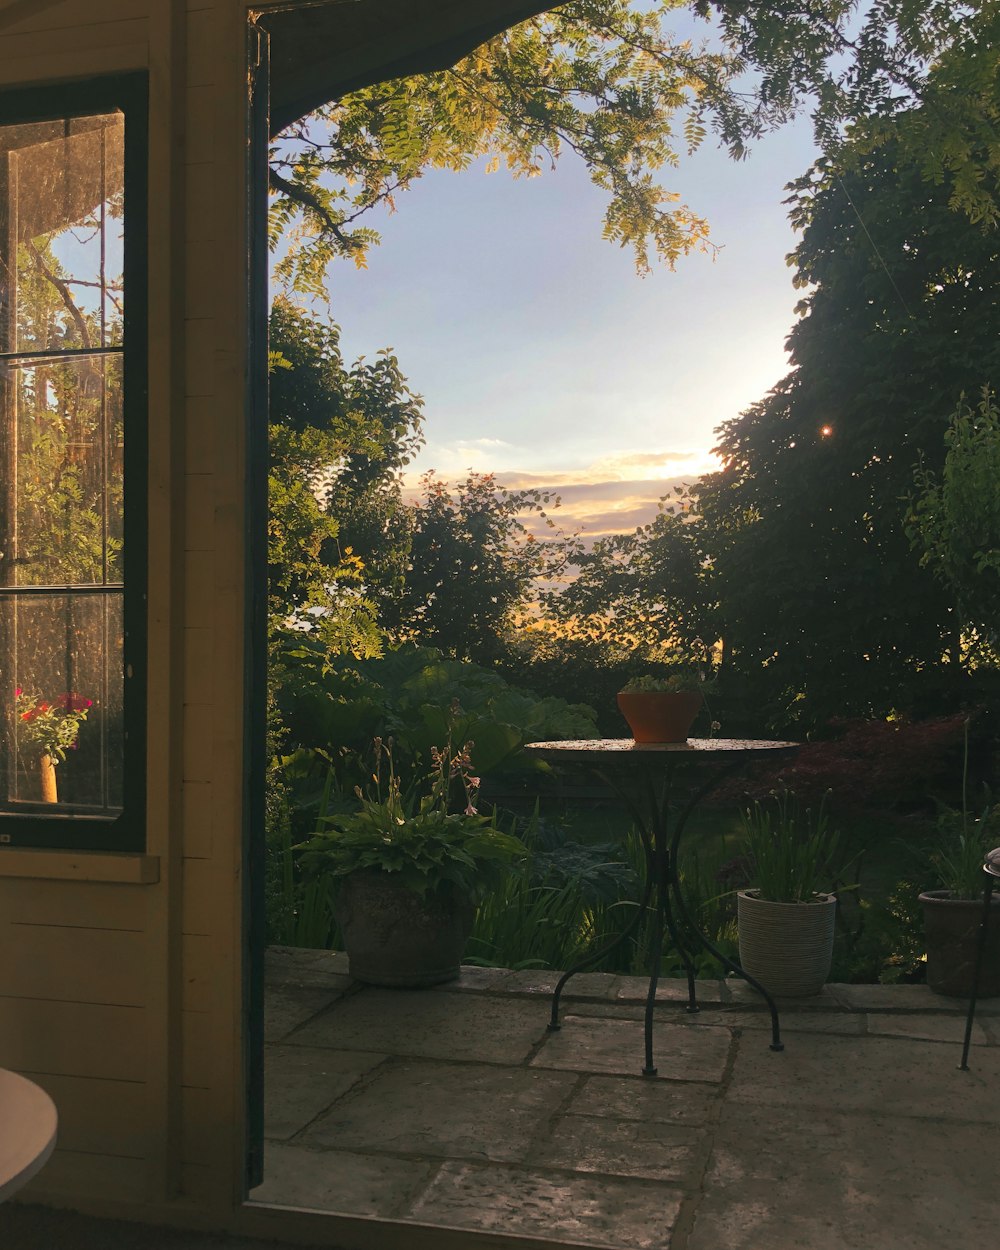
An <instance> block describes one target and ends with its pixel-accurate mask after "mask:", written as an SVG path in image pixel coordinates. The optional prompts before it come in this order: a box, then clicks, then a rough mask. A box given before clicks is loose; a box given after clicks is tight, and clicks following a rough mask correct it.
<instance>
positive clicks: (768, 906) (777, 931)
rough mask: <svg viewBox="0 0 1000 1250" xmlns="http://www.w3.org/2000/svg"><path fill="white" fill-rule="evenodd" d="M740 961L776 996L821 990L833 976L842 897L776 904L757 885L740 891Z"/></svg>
mask: <svg viewBox="0 0 1000 1250" xmlns="http://www.w3.org/2000/svg"><path fill="white" fill-rule="evenodd" d="M736 902H737V916H738V918H739V930H740V965H741V966H742V968H743V971H744V972H748V973H749V974H750V976H752V977H753V978H754V979H755V980H757V981H759V982H760V983H761V985H763V987H764V989H766V990H767V992H768V993H769V994H773V995H774V996H775V997H776V998H805V997H807V996H808V995H810V994H818V993H819V992H820V990H821V989H822V988H823V985H824V984H825V982H826V979H827V977H828V976H829V975H830V965H831V963H832V962H833V931H834V922H835V920H836V917H837V898H836V895H833V894H817V896H816V901H815V902H813V903H771V902H768V901H767V900H766V899H762V898H757V897H756V891H755V890H740V891H739V893H738V895H737V900H736Z"/></svg>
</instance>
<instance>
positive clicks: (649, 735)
mask: <svg viewBox="0 0 1000 1250" xmlns="http://www.w3.org/2000/svg"><path fill="white" fill-rule="evenodd" d="M701 705H702V696H701V694H699V692H698V691H696V690H678V691H668V690H621V691H619V692H618V709H619V711H620V712H621V714H622V716H624V717H625V719H626V720H627V721H628V727H629V729H631V730H632V737H633V739H634V740H635V741H636V742H647V743H649V742H684V741H685V740H686V739H687V736H688V734H689V733H690V732H691V726H692V725H693V724H694V718H695V717H696V716H697V715H698V712H699V710H700V708H701Z"/></svg>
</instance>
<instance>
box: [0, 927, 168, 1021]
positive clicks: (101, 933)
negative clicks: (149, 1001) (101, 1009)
mask: <svg viewBox="0 0 1000 1250" xmlns="http://www.w3.org/2000/svg"><path fill="white" fill-rule="evenodd" d="M0 933H2V935H3V936H2V939H0V940H2V941H3V947H4V950H5V951H6V954H7V957H6V958H4V959H3V960H0V995H7V996H9V997H12V998H46V999H53V1000H56V1001H59V1002H87V1003H105V1004H116V1005H118V1006H122V1007H141V1006H143V1005H144V1004H145V1002H146V997H147V995H146V984H145V982H146V975H147V960H148V956H149V943H148V941H147V938H146V934H145V933H135V932H127V933H122V932H116V931H115V930H114V929H78V928H67V927H65V926H61V927H53V926H49V925H39V924H25V923H23V922H21V923H10V924H7V925H4V926H3V928H2V930H0Z"/></svg>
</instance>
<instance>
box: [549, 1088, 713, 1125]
mask: <svg viewBox="0 0 1000 1250" xmlns="http://www.w3.org/2000/svg"><path fill="white" fill-rule="evenodd" d="M721 1092H722V1091H721V1089H719V1088H718V1087H714V1086H711V1085H706V1084H702V1083H700V1082H694V1081H692V1082H690V1083H689V1082H686V1081H651V1080H650V1079H649V1078H648V1077H645V1076H588V1077H586V1079H585V1080H584V1081H583V1082H582V1084H579V1085H578V1086H577V1088H576V1090H575V1092H574V1094H573V1097H572V1099H571V1100H570V1102H569V1103H568V1104H567V1106H566V1113H567V1114H570V1115H581V1116H600V1117H603V1118H606V1119H609V1120H644V1121H647V1122H649V1123H657V1124H688V1125H693V1126H695V1127H701V1126H703V1125H705V1124H708V1123H709V1122H710V1121H711V1120H712V1119H713V1118H714V1117H715V1116H716V1114H717V1112H718V1105H719V1098H720V1095H721Z"/></svg>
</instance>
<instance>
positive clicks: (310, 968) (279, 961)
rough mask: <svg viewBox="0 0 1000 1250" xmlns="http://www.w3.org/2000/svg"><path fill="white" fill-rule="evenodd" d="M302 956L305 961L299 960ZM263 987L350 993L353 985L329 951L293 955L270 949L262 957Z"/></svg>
mask: <svg viewBox="0 0 1000 1250" xmlns="http://www.w3.org/2000/svg"><path fill="white" fill-rule="evenodd" d="M302 956H305V958H302ZM264 984H265V985H266V986H268V987H269V988H270V987H271V986H281V987H291V986H302V987H308V988H309V989H323V990H326V989H333V990H346V989H350V987H351V985H352V984H353V981H352V980H351V978H350V977H349V976H348V975H347V973H346V971H345V970H344V969H343V966H342V961H341V960H340V959H339V958H338V957H337V955H336V954H335V953H334V952H333V951H297V950H295V949H294V948H293V947H286V946H272V947H269V948H268V950H267V951H266V952H265V955H264Z"/></svg>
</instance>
